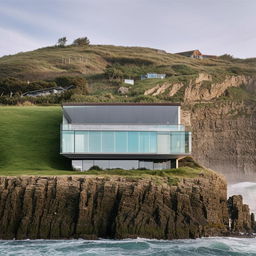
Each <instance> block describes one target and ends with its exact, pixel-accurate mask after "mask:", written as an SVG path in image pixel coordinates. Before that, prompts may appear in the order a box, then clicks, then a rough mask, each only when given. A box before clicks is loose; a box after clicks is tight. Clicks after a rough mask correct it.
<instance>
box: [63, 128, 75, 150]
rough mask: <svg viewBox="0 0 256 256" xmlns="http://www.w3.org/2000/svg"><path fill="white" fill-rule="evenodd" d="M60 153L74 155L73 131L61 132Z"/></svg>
mask: <svg viewBox="0 0 256 256" xmlns="http://www.w3.org/2000/svg"><path fill="white" fill-rule="evenodd" d="M62 152H63V153H74V131H62Z"/></svg>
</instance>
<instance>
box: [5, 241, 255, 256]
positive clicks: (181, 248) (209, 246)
mask: <svg viewBox="0 0 256 256" xmlns="http://www.w3.org/2000/svg"><path fill="white" fill-rule="evenodd" d="M0 255H1V256H2V255H8V256H10V255H13V256H14V255H15V256H16V255H19V256H23V255H26V256H30V255H31V256H32V255H33V256H44V255H47V256H51V255H54V256H59V255H62V256H66V255H70V256H82V255H83V256H87V255H88V256H92V255H94V256H109V255H110V256H116V255H118V256H128V255H129V256H133V255H138V256H167V255H172V256H176V255H177V256H183V255H184V256H187V255H189V256H198V255H203V256H204V255H207V256H209V255H210V256H215V255H216V256H218V255H225V256H228V255H236V256H242V255H250V256H253V255H255V256H256V239H255V238H223V237H218V238H214V237H213V238H202V239H195V240H191V239H188V240H173V241H166V240H154V239H152V240H149V239H143V238H138V239H125V240H104V239H101V240H93V241H86V240H81V239H79V240H26V241H0Z"/></svg>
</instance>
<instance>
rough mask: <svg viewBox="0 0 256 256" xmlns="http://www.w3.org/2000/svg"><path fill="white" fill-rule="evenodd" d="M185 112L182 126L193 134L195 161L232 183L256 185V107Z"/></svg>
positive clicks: (231, 105) (213, 106) (202, 107)
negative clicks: (252, 183)
mask: <svg viewBox="0 0 256 256" xmlns="http://www.w3.org/2000/svg"><path fill="white" fill-rule="evenodd" d="M186 109H187V110H184V111H183V123H184V124H186V125H188V126H191V129H192V132H193V147H192V150H193V158H194V159H195V160H196V161H197V162H199V163H200V164H202V165H204V166H206V167H207V168H211V169H213V170H215V171H218V172H220V173H222V174H224V175H225V176H226V178H227V180H228V181H229V182H241V181H256V175H255V173H256V168H255V166H256V140H255V138H256V105H255V104H252V103H246V102H219V103H208V104H199V105H194V106H189V107H188V106H187V107H186Z"/></svg>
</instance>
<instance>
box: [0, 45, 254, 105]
mask: <svg viewBox="0 0 256 256" xmlns="http://www.w3.org/2000/svg"><path fill="white" fill-rule="evenodd" d="M107 66H112V67H118V68H119V69H121V71H122V72H123V77H124V78H134V79H136V83H135V86H133V87H132V88H130V91H129V94H128V98H131V100H133V99H132V97H134V96H139V95H143V93H144V91H145V90H146V89H149V88H152V87H154V86H156V85H157V84H161V83H164V82H170V83H172V82H176V81H178V82H179V81H182V82H184V81H189V79H191V76H193V75H194V76H195V75H197V74H198V73H199V72H206V73H208V74H210V75H212V76H213V78H214V79H215V80H221V79H224V77H225V76H226V75H238V74H246V75H253V74H255V73H256V60H255V59H247V60H241V59H231V60H223V59H221V58H218V59H204V60H198V59H191V58H187V57H183V56H179V55H176V54H171V53H167V52H165V51H161V50H157V49H151V48H143V47H122V46H111V45H90V46H88V47H77V46H67V47H64V48H61V47H47V48H42V49H38V50H35V51H31V52H25V53H19V54H16V55H12V56H4V57H2V58H0V77H1V78H5V77H15V78H19V79H22V80H25V81H27V80H29V81H35V80H54V79H55V78H56V77H60V76H80V77H84V78H86V79H87V81H88V84H89V91H90V93H89V94H90V96H106V95H107V96H108V97H110V98H111V97H112V96H109V94H111V95H113V96H114V97H117V99H115V101H120V99H119V98H118V92H117V89H118V88H119V87H120V86H123V85H124V84H123V83H122V80H121V79H113V80H110V79H108V78H107V77H106V76H105V74H104V72H105V69H106V67H107ZM147 72H158V73H166V74H167V78H166V79H165V80H163V81H159V80H156V79H153V80H143V81H141V80H140V79H139V76H140V75H141V74H145V73H147ZM177 99H178V98H177ZM177 99H174V101H177ZM90 100H91V101H92V99H88V101H90ZM103 100H104V99H103ZM106 100H107V99H106ZM121 100H122V99H121ZM168 100H169V99H168Z"/></svg>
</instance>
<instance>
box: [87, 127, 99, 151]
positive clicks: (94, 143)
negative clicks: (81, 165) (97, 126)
mask: <svg viewBox="0 0 256 256" xmlns="http://www.w3.org/2000/svg"><path fill="white" fill-rule="evenodd" d="M89 152H90V153H94V152H96V153H99V152H101V132H95V131H90V132H89Z"/></svg>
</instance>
